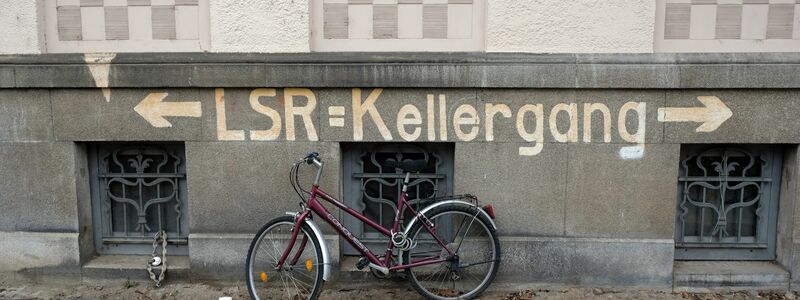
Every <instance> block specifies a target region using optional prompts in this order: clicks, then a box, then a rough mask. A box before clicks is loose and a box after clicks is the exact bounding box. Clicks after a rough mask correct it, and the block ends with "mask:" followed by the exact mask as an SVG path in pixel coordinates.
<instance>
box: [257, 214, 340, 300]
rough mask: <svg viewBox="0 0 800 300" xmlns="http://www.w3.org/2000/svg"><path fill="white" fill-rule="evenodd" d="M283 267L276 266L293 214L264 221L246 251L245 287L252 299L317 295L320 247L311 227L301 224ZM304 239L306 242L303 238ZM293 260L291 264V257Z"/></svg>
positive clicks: (284, 246)
mask: <svg viewBox="0 0 800 300" xmlns="http://www.w3.org/2000/svg"><path fill="white" fill-rule="evenodd" d="M301 225H302V226H301V227H300V232H299V233H298V234H297V240H296V241H295V244H294V246H293V247H292V250H291V251H290V252H289V256H288V257H287V258H286V262H285V263H284V265H283V267H282V268H279V269H276V266H277V265H278V260H279V259H280V257H281V255H282V254H283V252H284V251H285V250H286V248H288V247H289V240H290V239H291V236H292V229H293V228H294V226H295V223H294V218H292V217H291V216H285V217H280V218H276V219H274V220H272V221H270V222H269V223H267V224H265V225H264V226H263V227H261V229H260V230H259V231H258V233H257V234H256V236H255V238H254V239H253V241H252V242H251V243H250V250H249V251H248V252H247V262H246V268H247V289H248V291H249V292H250V297H251V298H253V299H316V298H317V297H319V294H320V292H321V291H322V285H323V283H324V281H323V280H322V275H323V268H324V267H325V265H324V262H323V261H322V248H321V247H320V245H319V242H318V241H317V237H316V235H314V231H312V230H311V228H310V227H309V226H308V225H306V224H301ZM303 241H305V242H303ZM295 258H296V261H295V263H294V264H292V261H293V260H295Z"/></svg>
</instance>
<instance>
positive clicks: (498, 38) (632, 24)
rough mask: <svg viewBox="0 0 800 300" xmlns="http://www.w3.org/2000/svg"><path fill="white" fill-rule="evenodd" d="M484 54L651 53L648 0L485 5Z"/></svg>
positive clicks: (506, 1) (508, 1)
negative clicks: (486, 52)
mask: <svg viewBox="0 0 800 300" xmlns="http://www.w3.org/2000/svg"><path fill="white" fill-rule="evenodd" d="M487 6H488V7H487V14H486V15H487V18H486V19H487V26H486V51H488V52H495V51H496V52H550V53H564V52H567V53H576V52H577V53H585V52H589V53H591V52H618V53H624V52H634V53H636V52H643V53H649V52H652V51H653V29H654V26H655V12H656V9H655V8H656V4H655V1H652V0H635V1H625V0H612V1H593V0H579V1H559V0H536V1H514V0H497V1H489V3H488V5H487Z"/></svg>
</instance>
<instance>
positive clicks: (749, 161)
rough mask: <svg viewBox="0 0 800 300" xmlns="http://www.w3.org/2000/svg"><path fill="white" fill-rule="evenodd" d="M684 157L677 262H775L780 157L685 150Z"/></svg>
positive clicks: (746, 150)
mask: <svg viewBox="0 0 800 300" xmlns="http://www.w3.org/2000/svg"><path fill="white" fill-rule="evenodd" d="M681 157H682V160H681V166H680V177H679V178H678V184H679V191H680V192H679V199H678V210H677V222H676V225H677V228H676V230H675V243H676V247H677V248H678V249H677V251H676V252H675V256H676V258H677V259H703V260H709V259H721V260H730V259H748V260H754V259H763V260H771V259H774V258H775V230H776V224H777V223H776V219H777V209H778V201H777V200H778V192H779V191H778V189H779V188H780V187H779V184H780V172H781V158H782V156H781V153H780V152H779V151H777V150H776V149H775V147H766V146H762V147H758V146H734V147H720V146H713V147H709V146H688V147H686V146H685V147H684V149H683V151H682V155H681Z"/></svg>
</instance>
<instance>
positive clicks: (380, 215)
mask: <svg viewBox="0 0 800 300" xmlns="http://www.w3.org/2000/svg"><path fill="white" fill-rule="evenodd" d="M343 152H344V160H345V162H344V169H343V172H344V174H345V176H344V177H345V178H350V180H348V181H346V182H345V186H344V194H345V197H344V198H345V201H346V202H347V204H348V205H351V206H352V207H353V208H354V209H356V210H359V211H361V212H362V213H364V214H365V215H366V216H368V217H370V218H372V219H373V220H376V221H378V222H379V223H380V224H381V225H383V226H385V227H391V225H392V224H393V222H394V217H395V213H394V212H395V210H396V209H397V200H398V199H399V198H400V192H401V185H402V181H403V178H404V177H405V174H403V173H402V172H401V171H397V170H396V169H395V168H393V167H387V166H386V160H387V159H388V158H393V159H396V160H403V159H409V158H410V159H423V160H425V161H427V162H428V166H427V167H426V168H425V169H424V170H422V171H420V172H418V173H415V174H411V184H409V187H408V199H409V200H410V203H411V205H412V206H413V207H414V209H420V208H424V207H425V206H426V205H430V204H431V203H433V201H434V200H433V199H434V198H435V197H437V196H443V195H448V194H450V193H451V190H452V173H453V145H452V144H449V143H420V144H416V143H415V144H412V143H400V144H397V143H357V144H344V145H343ZM406 213H408V211H406ZM404 217H405V220H410V218H411V216H408V215H406V216H404ZM344 220H345V222H346V224H347V226H348V227H349V228H351V229H353V230H352V231H353V234H355V235H356V236H357V237H358V238H359V239H361V240H362V241H363V242H364V243H365V245H367V246H368V247H370V246H375V247H377V248H376V249H380V248H383V250H385V246H386V239H385V237H383V236H382V235H380V233H378V232H376V231H375V230H374V229H373V228H372V227H369V226H363V224H362V223H361V222H356V220H355V218H353V217H350V216H349V215H346V216H344ZM343 250H344V253H345V254H357V252H356V251H355V250H354V249H351V248H350V247H349V245H348V244H346V243H345V244H343Z"/></svg>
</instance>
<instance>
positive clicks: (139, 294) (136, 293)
mask: <svg viewBox="0 0 800 300" xmlns="http://www.w3.org/2000/svg"><path fill="white" fill-rule="evenodd" d="M225 296H227V297H231V298H232V299H248V297H247V289H246V287H245V286H244V285H234V284H221V285H217V284H210V283H167V284H165V285H164V286H163V287H161V288H155V287H154V286H153V285H152V284H150V283H147V282H139V283H137V282H132V281H125V280H122V281H119V282H115V281H108V282H104V283H81V284H66V283H52V284H41V283H13V282H0V299H167V300H171V299H211V300H217V299H219V298H220V297H225ZM795 298H797V295H796V294H795V293H783V292H755V291H744V292H735V293H732V292H729V293H715V294H691V293H670V292H664V291H653V290H615V289H601V288H559V289H552V290H546V289H537V290H534V291H532V290H525V291H519V292H510V291H490V292H487V293H485V294H484V295H482V297H481V299H509V300H523V299H795ZM275 299H282V298H281V297H279V296H278V297H276V298H275ZM321 299H364V300H366V299H369V300H378V299H403V300H411V299H421V297H420V295H419V294H417V293H416V292H415V291H414V290H412V289H411V288H410V287H404V286H402V285H400V284H388V285H386V284H380V283H377V284H376V286H375V287H370V286H360V287H358V288H347V289H343V288H337V287H336V286H330V287H326V288H325V290H324V291H323V294H322V296H321Z"/></svg>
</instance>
